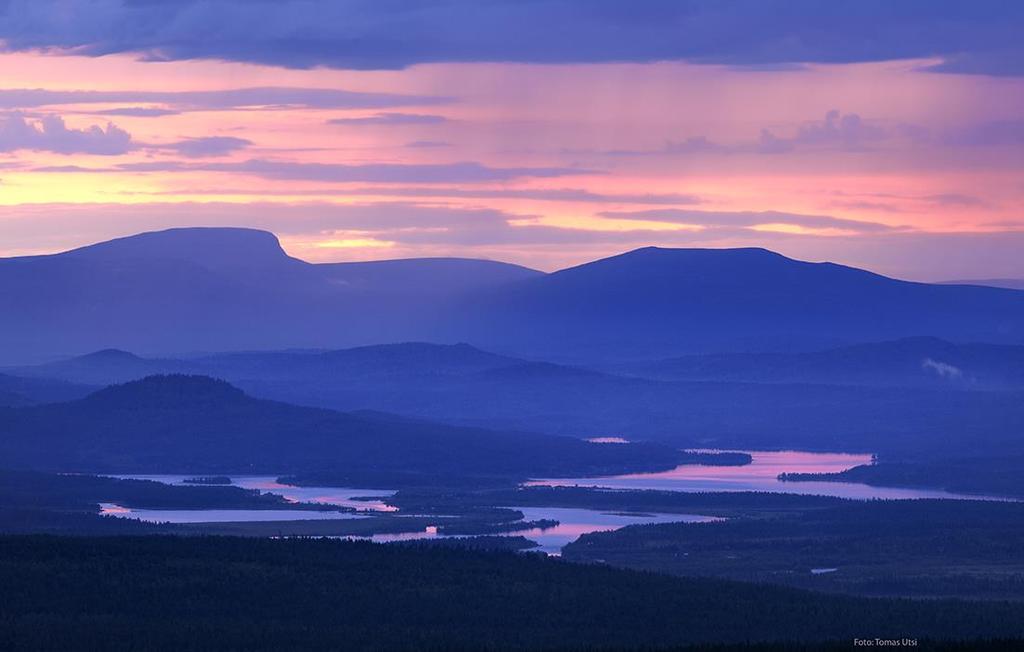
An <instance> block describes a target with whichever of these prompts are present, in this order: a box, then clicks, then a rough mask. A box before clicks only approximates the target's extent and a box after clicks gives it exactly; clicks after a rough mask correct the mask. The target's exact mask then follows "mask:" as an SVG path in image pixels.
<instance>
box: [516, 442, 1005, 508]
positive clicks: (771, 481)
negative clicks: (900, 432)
mask: <svg viewBox="0 0 1024 652" xmlns="http://www.w3.org/2000/svg"><path fill="white" fill-rule="evenodd" d="M708 452H719V451H708ZM739 452H746V453H749V454H750V456H751V457H752V458H753V460H752V462H751V463H750V464H747V465H745V466H699V465H694V464H684V465H680V466H677V467H676V468H674V469H672V470H670V471H662V472H660V473H630V474H625V475H614V476H604V477H589V478H548V479H538V480H532V481H530V482H528V483H526V484H528V485H547V486H563V487H566V486H568V487H571V486H580V487H601V488H607V489H660V490H662V491H686V492H699V491H771V492H775V493H786V494H807V495H818V496H837V497H839V498H854V499H859V500H869V499H872V498H880V499H892V500H902V499H911V498H949V499H957V500H986V499H988V500H1006V499H1005V498H996V497H991V496H989V497H986V496H977V495H970V494H958V493H952V492H949V491H943V490H941V489H907V488H897V487H872V486H870V485H866V484H859V483H853V482H782V481H780V480H779V479H778V475H779V474H780V473H837V472H839V471H844V470H846V469H848V468H851V467H854V466H860V465H862V464H870V463H871V456H870V455H866V454H853V453H809V452H806V451H739Z"/></svg>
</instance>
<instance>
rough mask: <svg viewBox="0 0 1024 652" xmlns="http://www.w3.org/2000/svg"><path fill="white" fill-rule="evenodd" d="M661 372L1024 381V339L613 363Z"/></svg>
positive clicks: (931, 383) (916, 340) (852, 380)
mask: <svg viewBox="0 0 1024 652" xmlns="http://www.w3.org/2000/svg"><path fill="white" fill-rule="evenodd" d="M611 368H612V369H614V370H615V371H616V372H618V373H624V374H629V375H636V376H641V377H645V378H654V379H659V380H714V381H744V382H772V383H819V384H847V385H879V386H889V387H942V388H963V389H1012V388H1024V346H1011V345H999V344H955V343H953V342H948V341H946V340H941V339H938V338H934V337H912V338H905V339H900V340H895V341H891V342H879V343H871V344H857V345H853V346H847V347H841V348H836V349H829V350H825V351H815V352H811V353H735V354H716V355H692V356H684V357H679V358H672V359H668V360H658V361H654V362H639V363H628V364H621V365H616V366H614V367H611Z"/></svg>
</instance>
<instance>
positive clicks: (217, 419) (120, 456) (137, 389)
mask: <svg viewBox="0 0 1024 652" xmlns="http://www.w3.org/2000/svg"><path fill="white" fill-rule="evenodd" d="M0 430H2V431H3V432H4V434H5V436H4V437H3V439H2V440H0V458H3V459H4V464H5V466H7V467H8V468H31V469H40V470H51V471H86V472H125V473H140V472H167V473H173V472H181V473H227V474H231V473H240V472H247V473H296V472H310V471H334V472H348V471H360V472H366V471H373V472H374V473H376V474H378V475H380V476H381V477H384V475H383V474H386V473H388V472H395V471H400V472H403V473H417V472H426V473H430V474H432V475H445V474H452V475H461V476H467V475H472V476H480V477H492V478H498V477H500V478H506V479H507V478H523V477H527V476H530V475H535V476H548V475H560V474H577V473H593V474H602V473H616V472H626V471H631V470H635V471H636V470H653V469H665V468H671V467H672V466H674V465H675V464H676V463H678V462H679V461H681V460H682V459H684V458H685V457H686V455H685V454H684V453H680V452H679V451H676V450H675V449H673V448H671V447H669V446H664V445H659V444H642V443H641V444H628V445H621V446H606V445H601V444H591V443H589V442H586V441H583V440H581V439H575V438H570V437H555V436H547V435H536V434H529V433H519V432H511V433H509V432H495V431H489V430H483V429H478V428H459V427H453V426H446V425H441V424H436V423H429V422H422V421H414V420H409V419H400V418H395V417H391V416H389V415H375V414H358V415H357V414H350V413H343V412H335V411H332V410H324V409H316V408H305V407H298V406H294V405H288V404H285V403H278V402H275V401H266V400H257V399H254V398H251V397H249V396H247V395H246V394H244V393H243V392H242V391H241V390H239V389H237V388H235V387H233V386H231V385H229V384H228V383H226V382H223V381H218V380H213V379H211V378H206V377H197V376H153V377H149V378H145V379H143V380H140V381H135V382H131V383H127V384H124V385H116V386H112V387H109V388H106V389H103V390H100V391H98V392H96V393H94V394H91V395H90V396H88V397H86V398H84V399H82V400H78V401H72V402H68V403H60V404H53V405H45V406H36V407H25V408H7V409H0Z"/></svg>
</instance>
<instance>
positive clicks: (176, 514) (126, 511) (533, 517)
mask: <svg viewBox="0 0 1024 652" xmlns="http://www.w3.org/2000/svg"><path fill="white" fill-rule="evenodd" d="M114 477H118V478H122V479H126V480H152V481H154V482H162V483H164V484H172V485H187V486H196V485H191V484H189V483H186V482H185V480H186V479H188V478H192V477H195V476H194V475H118V476H114ZM231 484H232V485H233V486H236V487H242V488H245V489H258V490H260V491H262V492H269V493H274V494H278V495H281V496H284V497H285V498H286V499H288V500H290V501H292V502H317V503H327V504H332V505H342V506H345V507H354V508H355V509H359V510H364V511H367V512H397V511H398V508H397V507H393V506H391V505H388V504H387V503H385V502H384V500H383V499H385V498H387V497H389V496H393V495H394V494H395V491H393V490H385V489H355V488H344V487H292V486H289V485H284V484H280V483H279V482H278V481H277V479H276V478H275V477H274V476H236V477H232V478H231ZM356 498H371V500H369V501H366V500H356ZM101 508H102V511H101V513H102V514H105V515H109V516H117V517H122V518H136V519H139V520H143V521H147V522H152V523H218V522H237V521H301V520H320V519H335V518H361V517H363V516H364V515H361V514H352V513H350V512H317V511H309V510H298V509H275V510H271V509H194V510H169V509H168V510H164V509H130V508H127V507H122V506H120V505H113V504H109V503H107V504H103V505H101ZM511 509H517V510H519V511H521V512H522V513H523V515H524V519H525V520H527V521H538V520H541V519H549V520H556V521H558V522H559V524H558V525H557V526H555V527H552V528H546V529H541V528H528V529H524V530H517V531H514V532H505V533H502V534H501V536H520V535H521V536H525V537H526V538H528V539H530V540H531V541H535V542H537V543H538V544H539V547H538V548H533V549H532V550H540V551H543V552H546V553H548V554H551V555H557V554H561V550H562V546H564V545H565V544H567V543H570V542H572V541H575V540H576V539H577V538H579V536H580V535H582V534H586V533H588V532H603V531H607V530H616V529H618V528H620V527H625V526H627V525H637V524H641V523H672V522H675V523H703V522H708V521H715V520H719V519H717V518H715V517H711V516H701V515H697V514H656V513H654V514H652V513H646V512H645V513H642V514H639V513H623V512H602V511H599V510H593V509H568V508H561V507H512V508H511ZM407 516H412V514H407ZM438 518H440V517H438ZM459 536H460V535H443V534H438V531H437V526H436V525H431V526H428V527H426V528H425V529H424V530H422V531H419V532H401V533H391V534H377V535H373V536H370V537H346V538H353V539H368V540H370V541H375V542H378V543H389V542H393V541H413V540H417V539H435V538H458V537H459Z"/></svg>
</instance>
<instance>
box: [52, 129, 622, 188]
mask: <svg viewBox="0 0 1024 652" xmlns="http://www.w3.org/2000/svg"><path fill="white" fill-rule="evenodd" d="M197 140H206V139H197ZM236 140H241V139H236ZM193 142H195V141H193ZM180 145H181V143H178V144H176V146H180ZM35 171H36V172H66V173H72V172H78V173H94V174H102V173H110V172H164V173H170V172H227V173H234V174H243V175H248V176H254V177H259V178H262V179H274V180H278V181H319V182H330V183H352V182H357V183H358V182H362V183H428V184H429V183H485V182H496V181H511V180H513V179H524V178H541V179H546V178H555V177H566V176H578V175H597V174H602V173H601V172H600V171H597V170H587V169H583V168H571V167H491V166H488V165H484V164H482V163H477V162H474V161H463V162H458V163H422V164H414V163H366V164H346V163H299V162H294V161H279V160H273V159H248V160H245V161H237V162H225V163H191V162H184V161H173V160H172V161H144V162H139V163H121V164H118V165H115V166H112V167H107V168H90V167H84V166H77V165H64V166H48V167H41V168H36V169H35Z"/></svg>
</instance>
